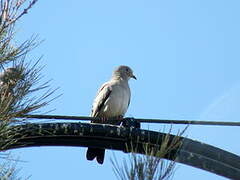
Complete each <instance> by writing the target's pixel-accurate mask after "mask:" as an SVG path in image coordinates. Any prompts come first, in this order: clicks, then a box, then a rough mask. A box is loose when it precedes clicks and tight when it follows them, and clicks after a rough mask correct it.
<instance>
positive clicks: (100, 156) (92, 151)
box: [86, 148, 105, 164]
mask: <svg viewBox="0 0 240 180" xmlns="http://www.w3.org/2000/svg"><path fill="white" fill-rule="evenodd" d="M104 156H105V149H99V148H88V150H87V154H86V157H87V160H89V161H92V160H93V159H94V158H97V162H98V163H99V164H103V162H104Z"/></svg>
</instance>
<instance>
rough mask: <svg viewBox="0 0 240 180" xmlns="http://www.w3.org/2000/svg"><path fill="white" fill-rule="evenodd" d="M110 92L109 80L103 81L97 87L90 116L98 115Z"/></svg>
mask: <svg viewBox="0 0 240 180" xmlns="http://www.w3.org/2000/svg"><path fill="white" fill-rule="evenodd" d="M111 93H112V87H111V83H110V82H106V83H104V84H103V85H102V87H101V88H100V89H99V91H98V93H97V96H96V98H95V100H94V102H93V106H92V112H91V116H92V117H97V116H98V115H99V113H100V112H101V110H102V109H103V106H104V104H105V102H106V101H107V99H108V98H109V96H110V94H111Z"/></svg>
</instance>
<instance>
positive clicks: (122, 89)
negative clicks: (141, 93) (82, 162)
mask: <svg viewBox="0 0 240 180" xmlns="http://www.w3.org/2000/svg"><path fill="white" fill-rule="evenodd" d="M130 78H134V79H137V78H136V77H135V76H134V74H133V71H132V69H131V68H130V67H128V66H119V67H117V68H116V69H115V70H114V71H113V74H112V78H111V79H110V80H109V81H108V82H106V83H104V84H103V85H102V86H101V88H100V89H99V90H98V93H97V96H96V98H95V100H94V102H93V106H92V112H91V116H92V117H100V118H101V119H102V121H101V122H96V121H92V122H93V123H103V124H113V122H108V121H107V118H119V119H121V118H123V116H124V115H125V113H126V112H127V109H128V106H129V104H130V98H131V92H130V88H129V85H128V80H129V79H130ZM104 155H105V149H99V148H88V150H87V154H86V157H87V160H93V159H94V158H96V159H97V162H98V163H99V164H103V161H104Z"/></svg>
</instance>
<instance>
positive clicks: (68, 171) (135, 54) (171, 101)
mask: <svg viewBox="0 0 240 180" xmlns="http://www.w3.org/2000/svg"><path fill="white" fill-rule="evenodd" d="M239 5H240V2H239V1H237V0H235V1H234V0H233V1H224V0H212V1H207V0H194V1H190V0H188V1H187V0H183V1H175V0H172V1H162V0H151V1H143V0H133V1H126V0H122V1H110V0H102V1H96V0H90V1H76V0H75V1H74V0H68V1H66V0H65V1H63V0H59V1H39V2H38V3H37V4H36V6H35V7H34V8H33V9H32V11H31V12H30V13H29V14H28V15H26V16H25V17H24V18H23V19H22V20H21V22H20V23H19V24H18V27H17V29H18V34H17V38H18V40H25V39H26V38H28V37H30V36H31V35H32V34H39V37H40V38H41V39H44V40H45V41H44V42H43V43H42V44H41V45H40V46H39V47H38V48H37V49H35V50H34V51H33V52H32V53H31V56H30V57H29V59H31V58H35V59H37V57H39V56H41V55H44V56H43V60H42V62H41V64H45V65H46V67H45V69H44V70H43V74H44V75H45V79H46V80H48V79H53V81H52V87H60V90H59V91H58V92H59V93H63V95H62V96H61V97H60V98H59V99H57V100H55V101H54V102H52V103H51V105H50V106H48V107H47V110H49V109H55V111H53V112H52V114H61V115H89V113H90V109H91V104H92V101H93V99H94V97H95V94H96V91H97V90H98V88H99V86H100V85H101V84H102V83H103V82H105V81H107V80H108V79H109V78H110V76H111V73H112V70H113V69H114V68H115V67H116V66H118V65H122V64H124V65H129V66H130V67H131V68H132V69H133V70H134V72H135V75H136V76H137V78H138V80H137V81H131V82H130V86H131V89H132V101H131V105H130V107H129V110H128V112H127V114H126V116H133V117H141V118H164V119H196V120H200V119H201V120H219V121H239V105H240V102H239V100H240V95H239V92H240V79H239V77H240V72H239V66H240V62H239V59H240V53H239V47H240V45H239V42H240V34H239V32H240V26H239V17H240V11H239ZM143 127H144V128H148V129H151V130H157V131H159V130H161V129H163V127H164V126H163V125H159V124H149V125H144V126H143ZM165 127H166V126H165ZM167 128H168V127H167ZM183 128H184V126H174V131H178V130H179V129H180V130H181V129H183ZM186 135H187V136H188V137H189V138H192V139H196V140H198V141H202V142H205V143H208V144H211V145H214V146H217V147H220V148H222V149H225V150H227V151H230V152H233V153H235V154H240V148H239V144H238V143H236V142H235V139H237V138H239V137H240V135H239V133H238V129H237V127H216V126H212V127H210V126H192V127H190V128H189V129H188V131H187V133H186ZM85 151H86V149H85V148H76V147H75V148H69V147H51V148H49V147H37V148H25V149H18V150H13V151H12V152H13V155H15V156H17V157H20V159H21V160H24V161H27V162H25V163H18V167H21V168H22V170H21V172H20V174H21V175H23V176H25V177H26V176H28V175H31V179H34V180H35V179H36V180H38V179H39V180H40V179H59V180H64V179H96V178H101V179H116V178H115V176H114V174H113V171H112V165H111V163H110V160H109V159H110V158H111V157H112V155H113V153H112V152H111V151H108V152H107V157H106V160H105V163H104V165H103V166H99V165H98V164H96V162H89V161H87V160H86V159H85ZM114 153H115V155H117V157H118V160H119V162H122V161H123V158H127V155H126V154H124V153H122V152H114ZM193 178H194V179H195V180H198V179H199V180H202V179H211V180H221V179H224V178H222V177H220V176H216V175H214V174H210V173H208V172H205V171H202V170H199V169H195V168H192V167H190V166H185V165H182V164H178V167H177V170H176V173H175V176H174V179H193Z"/></svg>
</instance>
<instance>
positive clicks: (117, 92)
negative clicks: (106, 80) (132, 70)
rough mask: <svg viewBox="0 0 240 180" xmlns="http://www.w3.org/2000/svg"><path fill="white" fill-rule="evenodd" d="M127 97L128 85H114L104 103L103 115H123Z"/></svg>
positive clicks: (127, 101) (126, 106) (127, 100)
mask: <svg viewBox="0 0 240 180" xmlns="http://www.w3.org/2000/svg"><path fill="white" fill-rule="evenodd" d="M129 99H130V89H129V88H128V87H124V88H123V87H114V88H113V89H112V93H111V95H110V96H109V98H108V100H107V101H106V103H105V108H104V114H105V116H108V117H116V116H124V114H125V113H126V112H127V109H128V104H129Z"/></svg>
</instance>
